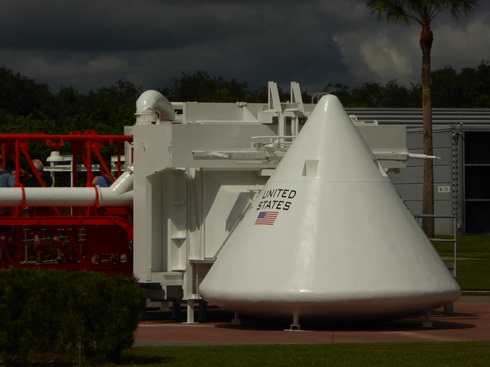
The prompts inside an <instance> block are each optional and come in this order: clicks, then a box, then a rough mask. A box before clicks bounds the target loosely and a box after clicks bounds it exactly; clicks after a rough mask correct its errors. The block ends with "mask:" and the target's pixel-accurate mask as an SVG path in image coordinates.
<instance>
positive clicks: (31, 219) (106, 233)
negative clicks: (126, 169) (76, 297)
mask: <svg viewBox="0 0 490 367" xmlns="http://www.w3.org/2000/svg"><path fill="white" fill-rule="evenodd" d="M132 139H133V137H132V136H129V135H99V134H97V133H96V132H95V131H86V132H85V133H80V132H73V133H71V134H69V135H46V134H0V144H1V154H2V157H3V161H2V168H3V169H6V170H7V169H11V170H12V171H15V172H17V173H20V172H22V171H23V169H24V167H22V163H24V164H25V168H28V169H29V170H30V171H31V172H30V173H31V174H32V176H34V177H35V178H36V179H37V182H38V183H39V186H40V187H46V185H45V183H44V181H43V180H42V178H41V176H40V174H39V173H38V171H37V170H36V169H35V166H34V164H33V157H31V154H30V152H29V146H30V144H32V143H34V142H41V143H44V145H45V146H46V147H50V148H51V150H52V151H59V150H60V149H63V150H69V153H70V154H71V162H72V165H71V172H70V175H71V178H70V182H71V184H70V185H71V187H75V186H77V183H79V185H80V182H84V184H81V185H82V186H83V185H85V186H86V187H91V186H93V184H92V181H93V178H94V176H95V175H94V172H93V165H94V164H98V165H99V166H100V167H101V170H102V169H103V170H104V171H105V172H106V173H108V175H109V176H110V178H111V180H114V176H116V177H118V176H119V175H121V173H122V170H123V164H124V163H123V159H122V157H123V154H124V151H125V149H124V144H125V143H131V142H132ZM105 146H113V147H115V150H116V157H117V159H116V161H115V164H114V166H112V167H111V165H110V164H109V165H108V164H107V162H106V161H105V159H104V157H103V155H102V153H101V148H103V147H105ZM131 160H132V158H131ZM128 163H129V164H131V163H132V162H126V164H128ZM80 167H83V169H82V170H80ZM111 168H112V169H111ZM82 172H83V175H85V179H82V176H80V175H81V174H82ZM113 172H114V174H113ZM15 186H16V187H20V188H23V186H24V185H23V183H22V178H21V175H20V174H16V175H15ZM23 190H24V189H23ZM46 190H49V188H47V189H46ZM23 192H24V191H23ZM0 201H1V198H0ZM131 217H132V208H130V207H103V206H99V204H98V203H96V204H95V205H93V206H86V207H66V206H60V207H36V208H29V207H27V205H25V202H24V203H23V204H22V205H20V206H15V207H0V268H11V267H42V268H56V269H63V270H94V271H103V272H107V273H122V274H131V273H132V270H133V268H132V241H133V226H132V221H131Z"/></svg>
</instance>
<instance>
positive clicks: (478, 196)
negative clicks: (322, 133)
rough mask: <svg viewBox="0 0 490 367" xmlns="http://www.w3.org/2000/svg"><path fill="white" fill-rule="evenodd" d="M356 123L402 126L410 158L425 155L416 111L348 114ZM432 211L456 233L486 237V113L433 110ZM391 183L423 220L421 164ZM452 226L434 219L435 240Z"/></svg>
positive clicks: (489, 130)
mask: <svg viewBox="0 0 490 367" xmlns="http://www.w3.org/2000/svg"><path fill="white" fill-rule="evenodd" d="M346 110H347V112H348V113H349V114H350V115H355V116H357V118H358V120H364V121H373V120H376V121H378V123H379V124H380V125H384V124H387V125H393V124H395V125H405V126H406V129H407V130H406V131H407V148H408V151H409V152H410V153H422V152H423V145H422V144H423V135H422V111H421V109H420V108H347V109H346ZM433 145H434V155H436V156H438V157H440V159H437V160H435V161H434V200H435V203H434V206H435V213H434V214H435V215H437V216H455V218H456V225H457V229H458V231H459V232H461V233H464V234H489V233H490V109H437V108H436V109H433ZM390 177H391V179H392V181H393V183H394V184H395V187H396V188H397V190H398V192H399V194H400V196H401V197H402V199H403V200H404V202H405V203H406V205H407V207H408V208H409V209H410V211H411V212H412V214H414V215H420V214H422V186H423V160H421V159H411V160H409V162H408V163H407V167H406V168H405V169H403V170H401V171H400V172H399V173H395V172H392V173H390ZM452 230H453V221H452V219H449V218H440V219H436V233H437V234H451V233H452Z"/></svg>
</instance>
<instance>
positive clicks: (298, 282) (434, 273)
mask: <svg viewBox="0 0 490 367" xmlns="http://www.w3.org/2000/svg"><path fill="white" fill-rule="evenodd" d="M199 292H200V294H201V295H202V296H203V298H204V299H206V300H207V301H209V302H211V303H213V304H216V305H218V306H221V307H223V308H225V309H230V310H233V311H236V312H239V313H243V314H250V315H265V316H270V317H277V316H288V315H291V316H293V317H294V318H297V317H298V316H302V317H304V316H322V317H335V318H343V317H344V318H357V317H368V318H373V317H383V318H386V317H398V316H402V315H406V314H410V313H413V312H418V311H422V310H426V309H431V308H436V307H439V306H442V305H445V304H448V303H451V302H453V301H454V300H456V299H457V298H458V297H459V294H460V289H459V286H458V284H457V283H456V281H455V280H454V278H453V277H452V275H451V274H450V273H449V271H448V270H447V268H446V266H445V265H444V263H443V261H442V260H441V259H440V257H439V255H438V254H437V252H436V251H435V250H434V248H433V247H432V245H431V243H430V242H429V241H428V239H427V238H426V236H425V235H424V233H423V232H422V231H421V229H420V228H419V226H418V225H417V223H416V221H415V219H414V218H413V216H412V215H411V214H410V212H409V211H408V210H407V209H406V207H405V206H404V204H403V203H402V201H401V200H400V199H399V197H398V195H397V193H396V192H395V190H394V188H393V186H392V184H391V182H390V180H389V179H388V178H387V176H386V174H385V172H384V170H382V169H381V168H380V165H379V164H378V162H377V160H376V159H375V157H374V155H373V154H372V152H371V151H370V149H369V148H368V146H367V145H366V143H365V141H364V140H363V139H362V137H361V136H360V135H359V133H358V131H357V129H356V128H355V126H354V125H353V123H352V122H351V120H350V119H349V117H348V116H347V114H346V113H345V111H344V109H343V107H342V105H341V104H340V102H339V101H338V99H337V98H336V97H335V96H332V95H328V96H324V97H322V99H321V100H320V102H319V103H318V105H317V107H316V108H315V109H314V111H313V113H312V114H311V116H310V117H309V119H308V122H307V123H306V125H305V127H304V128H303V130H302V131H301V133H300V134H299V136H298V138H297V139H296V140H295V142H294V143H293V145H292V146H291V148H290V149H289V151H288V152H287V153H286V156H285V157H284V158H283V159H282V161H281V162H280V164H279V166H278V167H277V169H276V171H275V173H274V174H273V175H272V177H271V178H270V179H269V181H268V182H267V184H266V185H265V187H264V188H263V190H262V191H261V193H260V194H259V196H258V197H257V198H256V200H255V202H254V204H253V206H252V207H251V208H250V209H249V210H248V211H247V212H246V214H245V217H244V219H243V221H242V222H241V223H239V224H238V226H237V227H236V229H235V231H234V232H233V233H232V235H231V236H230V237H229V239H228V241H227V242H226V244H225V246H224V248H223V249H222V251H221V252H220V253H219V255H218V258H217V260H216V263H215V264H214V265H213V266H212V268H211V269H210V271H209V273H208V274H207V276H206V277H205V279H204V280H203V282H202V283H201V285H200V287H199Z"/></svg>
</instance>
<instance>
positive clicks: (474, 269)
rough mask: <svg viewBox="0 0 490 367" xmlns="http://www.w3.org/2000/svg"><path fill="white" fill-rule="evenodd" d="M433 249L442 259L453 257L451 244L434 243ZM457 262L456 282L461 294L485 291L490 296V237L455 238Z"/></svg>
mask: <svg viewBox="0 0 490 367" xmlns="http://www.w3.org/2000/svg"><path fill="white" fill-rule="evenodd" d="M434 247H435V248H436V250H437V251H438V252H439V254H440V255H441V257H443V258H444V259H448V260H449V259H450V260H451V261H452V257H453V245H452V244H451V243H445V242H443V243H439V242H438V243H435V244H434ZM457 249H458V252H457V254H458V260H457V264H456V271H457V273H456V280H457V281H458V283H459V285H460V287H461V289H462V290H463V293H464V294H466V293H468V292H470V291H471V290H487V291H488V292H489V294H490V236H477V235H475V236H471V235H464V236H463V235H460V236H458V238H457Z"/></svg>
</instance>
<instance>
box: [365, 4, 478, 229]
mask: <svg viewBox="0 0 490 367" xmlns="http://www.w3.org/2000/svg"><path fill="white" fill-rule="evenodd" d="M477 5H478V1H476V0H369V1H368V2H367V6H368V7H369V9H370V10H371V13H372V14H376V15H377V16H378V19H382V18H386V19H387V20H388V21H391V22H397V23H405V24H410V23H411V22H416V23H418V24H420V26H421V27H422V31H421V32H420V39H419V43H420V48H421V50H422V113H423V130H424V134H423V135H424V153H425V154H427V155H432V154H433V145H432V100H431V85H430V75H431V72H430V69H431V50H432V43H433V41H434V36H433V33H432V28H431V27H432V21H433V20H434V19H435V18H436V17H437V16H438V15H439V14H441V13H442V12H444V11H449V12H450V13H451V15H452V16H454V17H455V18H458V17H459V16H460V15H461V14H470V13H472V12H473V11H474V10H475V8H476V6H477ZM422 206H423V214H428V215H431V214H434V166H433V162H432V160H430V159H426V160H425V162H424V188H423V204H422ZM423 228H424V231H425V233H426V234H427V236H429V237H433V236H434V220H433V219H430V218H426V219H424V221H423Z"/></svg>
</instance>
